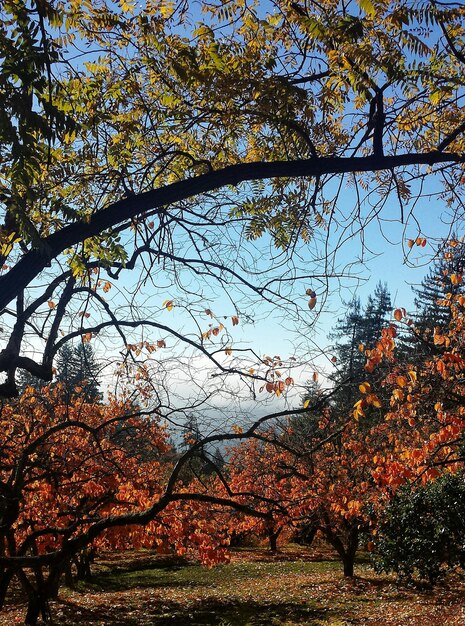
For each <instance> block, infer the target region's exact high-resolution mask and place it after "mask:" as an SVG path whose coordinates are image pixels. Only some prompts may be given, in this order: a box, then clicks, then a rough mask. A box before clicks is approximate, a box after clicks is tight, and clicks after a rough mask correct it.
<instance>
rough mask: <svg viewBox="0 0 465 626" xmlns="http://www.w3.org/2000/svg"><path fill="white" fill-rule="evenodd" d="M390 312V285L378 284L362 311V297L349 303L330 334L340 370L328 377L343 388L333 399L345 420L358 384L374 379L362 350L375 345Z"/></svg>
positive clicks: (357, 393) (356, 396)
mask: <svg viewBox="0 0 465 626" xmlns="http://www.w3.org/2000/svg"><path fill="white" fill-rule="evenodd" d="M391 311H392V305H391V297H390V294H389V291H388V288H387V285H386V284H382V283H378V284H377V286H376V288H375V291H374V293H373V295H370V296H369V297H368V301H367V304H366V306H365V307H364V308H363V309H362V306H361V303H360V298H358V297H354V298H353V299H352V300H351V301H350V302H349V305H348V309H347V312H346V314H345V315H344V317H342V318H340V319H339V320H338V321H337V324H336V327H335V330H334V332H333V333H331V335H330V338H332V339H336V343H335V344H334V346H333V353H334V355H335V357H336V359H337V371H336V372H335V373H334V374H332V375H331V376H330V377H329V378H330V379H331V380H332V381H333V383H334V384H335V386H340V389H339V390H338V391H337V392H336V393H335V394H334V396H333V400H332V405H333V408H334V409H335V410H336V412H337V413H338V414H340V415H341V416H342V417H343V418H345V416H347V415H348V413H349V412H350V411H351V410H352V409H353V405H354V402H355V401H356V399H357V398H358V395H359V391H358V386H359V384H360V383H362V382H364V381H367V380H368V381H369V380H370V378H371V377H372V376H373V375H371V374H369V373H368V372H367V371H366V370H365V363H366V357H365V355H364V352H363V350H362V349H361V347H362V346H363V348H367V349H370V348H373V347H374V346H375V344H376V342H377V341H378V339H379V338H380V336H381V330H382V329H383V327H384V326H386V324H387V323H388V321H389V314H390V312H391ZM380 375H381V370H380V369H378V370H377V372H376V376H380Z"/></svg>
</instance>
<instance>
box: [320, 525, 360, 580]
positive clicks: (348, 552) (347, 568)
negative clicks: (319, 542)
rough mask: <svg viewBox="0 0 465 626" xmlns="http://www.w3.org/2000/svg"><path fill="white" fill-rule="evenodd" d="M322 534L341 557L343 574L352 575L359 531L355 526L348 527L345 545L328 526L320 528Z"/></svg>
mask: <svg viewBox="0 0 465 626" xmlns="http://www.w3.org/2000/svg"><path fill="white" fill-rule="evenodd" d="M322 530H323V533H324V536H325V537H326V540H327V541H328V543H330V544H331V545H332V546H333V548H334V549H335V550H336V552H337V553H338V554H339V556H340V557H341V561H342V565H343V572H344V576H349V577H352V576H353V575H354V562H355V555H356V553H357V548H358V537H359V531H358V529H357V528H350V530H349V532H348V539H347V547H346V546H345V545H344V543H343V541H342V539H341V538H340V537H338V536H337V535H335V534H334V533H333V532H332V530H331V528H330V527H324V528H322Z"/></svg>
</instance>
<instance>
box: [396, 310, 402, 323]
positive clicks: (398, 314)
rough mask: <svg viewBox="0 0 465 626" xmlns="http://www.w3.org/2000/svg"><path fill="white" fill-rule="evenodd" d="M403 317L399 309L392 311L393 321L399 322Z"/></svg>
mask: <svg viewBox="0 0 465 626" xmlns="http://www.w3.org/2000/svg"><path fill="white" fill-rule="evenodd" d="M403 317H404V315H403V313H402V310H401V309H396V310H395V311H394V319H395V320H397V321H398V322H400V320H401V319H402V318H403Z"/></svg>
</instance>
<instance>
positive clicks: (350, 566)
mask: <svg viewBox="0 0 465 626" xmlns="http://www.w3.org/2000/svg"><path fill="white" fill-rule="evenodd" d="M354 560H355V555H353V556H352V555H348V554H346V556H345V557H343V558H342V564H343V566H344V576H353V575H354Z"/></svg>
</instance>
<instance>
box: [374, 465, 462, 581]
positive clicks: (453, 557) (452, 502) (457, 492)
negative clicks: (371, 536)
mask: <svg viewBox="0 0 465 626" xmlns="http://www.w3.org/2000/svg"><path fill="white" fill-rule="evenodd" d="M464 534H465V481H464V477H463V474H455V475H454V474H446V475H444V476H442V477H441V478H438V479H437V480H435V481H432V482H429V483H427V484H426V485H423V486H421V485H420V486H418V485H414V484H407V485H405V486H404V487H402V488H401V489H399V491H398V492H397V493H396V495H395V496H394V498H393V499H392V501H391V502H390V503H389V504H388V506H387V507H386V509H385V510H384V512H383V514H382V516H381V520H380V522H379V527H378V536H377V538H376V551H377V560H376V565H377V568H378V569H379V570H383V571H386V572H389V571H394V572H396V573H397V574H398V575H399V576H400V577H402V578H404V579H407V580H409V581H411V580H412V579H413V578H414V576H415V575H418V576H419V577H420V579H423V580H426V581H428V582H429V583H430V584H434V583H435V582H436V581H437V579H438V578H439V577H440V576H441V575H443V574H444V573H445V572H447V570H448V569H450V568H453V567H455V566H456V565H460V566H461V567H462V568H464V567H465V546H464V541H463V538H464Z"/></svg>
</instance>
